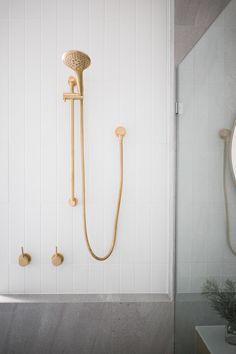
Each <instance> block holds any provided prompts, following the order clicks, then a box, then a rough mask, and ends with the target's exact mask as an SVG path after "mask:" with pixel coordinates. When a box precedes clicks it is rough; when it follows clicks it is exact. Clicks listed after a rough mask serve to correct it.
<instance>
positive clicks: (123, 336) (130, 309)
mask: <svg viewBox="0 0 236 354" xmlns="http://www.w3.org/2000/svg"><path fill="white" fill-rule="evenodd" d="M172 308H173V306H172V304H171V303H170V302H163V303H158V302H155V303H147V302H146V303H124V302H123V303H119V302H113V303H111V302H96V303H91V302H90V303H54V304H53V303H36V304H33V303H8V304H0V353H1V354H8V353H9V354H10V353H11V354H13V353H14V354H21V353H22V354H49V353H50V354H54V353H55V354H62V353H65V354H75V353H76V354H78V353H79V354H90V353H94V354H95V353H96V354H100V353H101V354H106V353H107V354H113V353H114V354H172V353H173V351H172V346H173V325H172V324H173V316H172V314H173V311H172Z"/></svg>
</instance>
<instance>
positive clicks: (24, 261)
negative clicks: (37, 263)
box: [18, 247, 31, 267]
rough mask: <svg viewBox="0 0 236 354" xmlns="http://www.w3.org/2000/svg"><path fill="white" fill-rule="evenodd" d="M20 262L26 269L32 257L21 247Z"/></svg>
mask: <svg viewBox="0 0 236 354" xmlns="http://www.w3.org/2000/svg"><path fill="white" fill-rule="evenodd" d="M18 262H19V265H20V266H21V267H25V266H27V265H28V264H29V263H30V262H31V255H30V254H28V253H25V252H24V248H23V247H21V255H20V256H19V260H18Z"/></svg>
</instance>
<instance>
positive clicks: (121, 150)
mask: <svg viewBox="0 0 236 354" xmlns="http://www.w3.org/2000/svg"><path fill="white" fill-rule="evenodd" d="M80 145H81V146H80V152H81V173H82V212H83V227H84V236H85V242H86V244H87V247H88V250H89V253H90V254H91V256H92V257H93V258H95V259H96V260H98V261H105V260H106V259H107V258H109V257H110V255H111V254H112V252H113V250H114V247H115V244H116V236H117V225H118V219H119V212H120V204H121V197H122V189H123V139H122V137H119V147H120V185H119V193H118V200H117V206H116V212H115V220H114V226H113V238H112V243H111V246H110V248H109V250H108V252H107V253H106V254H105V256H103V257H100V256H97V255H96V254H95V253H94V251H93V249H92V247H91V244H90V241H89V236H88V231H87V217H86V192H85V158H84V113H83V100H80Z"/></svg>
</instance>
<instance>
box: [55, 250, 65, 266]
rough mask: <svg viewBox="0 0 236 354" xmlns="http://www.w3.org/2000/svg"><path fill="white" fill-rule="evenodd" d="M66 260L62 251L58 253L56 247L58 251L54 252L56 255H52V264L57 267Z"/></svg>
mask: <svg viewBox="0 0 236 354" xmlns="http://www.w3.org/2000/svg"><path fill="white" fill-rule="evenodd" d="M63 262H64V256H63V255H62V254H61V253H58V251H57V247H56V252H55V253H54V255H53V256H52V264H53V265H54V266H55V267H58V266H59V265H61V264H62V263H63Z"/></svg>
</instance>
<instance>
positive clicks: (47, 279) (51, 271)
mask: <svg viewBox="0 0 236 354" xmlns="http://www.w3.org/2000/svg"><path fill="white" fill-rule="evenodd" d="M41 274H42V275H41V293H42V294H56V293H57V270H56V267H54V266H52V265H51V264H49V265H48V264H43V265H42V269H41Z"/></svg>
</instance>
